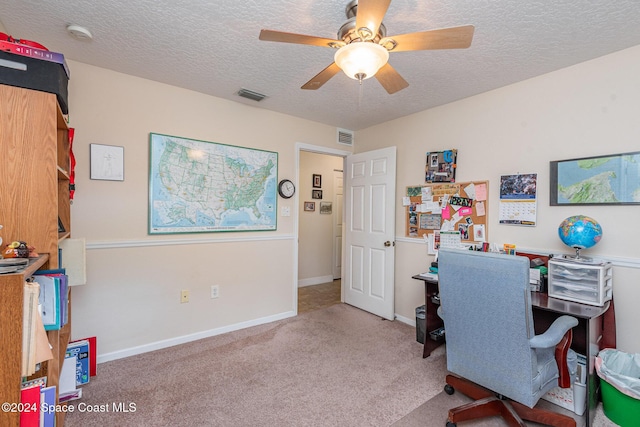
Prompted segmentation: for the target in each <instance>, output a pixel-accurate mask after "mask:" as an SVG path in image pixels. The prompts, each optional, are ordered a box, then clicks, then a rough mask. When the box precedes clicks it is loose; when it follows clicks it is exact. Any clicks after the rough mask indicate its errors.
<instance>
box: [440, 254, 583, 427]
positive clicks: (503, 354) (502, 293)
mask: <svg viewBox="0 0 640 427" xmlns="http://www.w3.org/2000/svg"><path fill="white" fill-rule="evenodd" d="M438 282H439V287H440V301H441V310H440V312H441V313H442V317H443V319H444V326H445V332H446V339H447V369H448V370H449V372H450V373H452V374H454V375H447V379H446V382H447V385H446V386H445V391H446V392H447V393H448V394H453V392H454V389H457V390H459V391H460V392H461V393H463V394H465V395H467V396H469V397H471V398H472V399H475V400H476V401H475V402H472V403H470V404H467V405H463V406H460V407H458V408H454V409H451V410H450V411H449V417H448V421H447V427H454V426H456V423H458V422H461V421H466V420H470V419H476V418H482V417H487V416H493V415H498V416H502V417H503V418H504V419H505V420H506V421H507V422H508V423H509V425H513V426H524V425H525V424H524V422H523V421H522V420H523V419H524V420H529V421H534V422H538V423H541V424H545V425H552V426H563V427H564V426H567V427H569V426H571V427H574V426H575V425H576V423H575V420H574V419H573V417H570V416H566V415H562V414H559V413H557V412H553V411H548V410H543V409H540V408H534V406H535V405H536V403H537V402H538V400H539V399H540V397H541V396H542V395H544V394H545V393H546V392H547V391H548V390H549V389H551V388H553V387H555V386H557V385H558V378H559V372H561V373H562V384H561V386H563V387H569V386H570V384H571V380H570V378H569V375H568V368H567V365H566V356H567V352H568V348H569V346H570V344H571V328H573V327H574V326H576V325H577V324H578V321H577V320H576V319H575V318H573V317H571V316H562V317H560V318H558V319H556V321H555V322H554V323H553V324H552V325H551V326H550V327H549V329H547V331H545V332H544V333H543V334H541V335H535V332H534V327H533V314H532V308H531V293H530V290H529V289H530V288H529V260H528V259H527V258H525V257H519V256H509V255H501V254H493V253H485V252H474V251H468V250H453V249H441V250H440V251H439V254H438ZM558 345H559V347H558V349H556V347H557V346H558ZM556 356H557V357H556ZM557 358H558V359H559V360H560V361H559V362H556V359H557ZM559 366H560V370H559V369H558V367H559Z"/></svg>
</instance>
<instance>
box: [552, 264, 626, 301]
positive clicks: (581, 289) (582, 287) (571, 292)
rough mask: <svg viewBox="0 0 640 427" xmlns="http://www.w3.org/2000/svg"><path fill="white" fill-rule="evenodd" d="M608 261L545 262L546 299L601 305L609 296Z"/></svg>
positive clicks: (610, 286)
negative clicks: (547, 289)
mask: <svg viewBox="0 0 640 427" xmlns="http://www.w3.org/2000/svg"><path fill="white" fill-rule="evenodd" d="M612 273H613V270H612V268H611V263H610V262H602V263H593V264H590V263H587V262H584V263H583V262H578V261H571V260H564V259H563V260H556V259H553V258H552V259H550V260H549V282H548V286H549V291H548V292H549V296H550V297H553V298H560V299H564V300H568V301H575V302H580V303H583V304H590V305H597V306H602V305H604V303H605V302H607V301H609V300H610V299H611V296H612V295H613V278H612Z"/></svg>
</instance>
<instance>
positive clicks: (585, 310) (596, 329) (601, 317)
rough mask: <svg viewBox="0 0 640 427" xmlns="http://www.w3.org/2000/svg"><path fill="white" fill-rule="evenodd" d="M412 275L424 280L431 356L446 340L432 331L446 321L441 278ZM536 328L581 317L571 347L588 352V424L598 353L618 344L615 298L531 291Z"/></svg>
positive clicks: (427, 345) (595, 389) (593, 407)
mask: <svg viewBox="0 0 640 427" xmlns="http://www.w3.org/2000/svg"><path fill="white" fill-rule="evenodd" d="M412 278H413V279H416V280H422V281H423V282H424V290H425V308H426V314H425V318H426V328H425V329H426V333H425V338H424V350H423V353H422V357H428V356H429V355H430V354H431V352H432V351H433V350H435V349H436V348H438V347H439V346H440V345H441V344H443V342H438V341H434V340H432V339H431V338H430V336H429V332H430V331H433V330H435V329H438V328H439V327H441V326H443V321H442V319H440V317H439V316H438V314H437V309H438V304H436V303H434V302H433V299H432V297H433V296H434V295H436V294H437V293H438V282H437V281H433V280H431V279H428V278H425V277H423V276H420V275H419V274H417V275H415V276H412ZM531 304H532V307H533V320H534V329H535V332H536V334H538V333H542V332H544V331H545V330H546V329H547V328H548V327H549V326H550V325H551V323H553V321H554V320H555V319H557V318H558V317H560V316H562V315H564V314H568V315H571V316H573V317H575V318H576V319H578V326H576V327H575V328H574V329H573V342H572V344H571V348H572V349H573V350H574V351H576V352H577V353H580V354H584V355H586V356H587V374H588V379H587V384H586V386H587V390H586V393H587V409H586V411H585V415H584V417H585V419H586V421H585V425H586V426H589V425H590V424H591V422H592V421H593V418H594V416H595V410H596V407H597V406H598V400H599V395H600V381H599V378H598V375H597V374H596V372H595V357H596V355H597V354H598V352H599V351H600V350H601V349H603V348H607V347H610V348H615V346H616V338H615V336H616V331H615V311H614V309H613V300H612V301H609V302H607V303H605V304H604V305H603V306H602V307H596V306H591V305H586V304H580V303H577V302H571V301H564V300H560V299H556V298H549V296H548V295H547V294H546V293H541V292H532V293H531Z"/></svg>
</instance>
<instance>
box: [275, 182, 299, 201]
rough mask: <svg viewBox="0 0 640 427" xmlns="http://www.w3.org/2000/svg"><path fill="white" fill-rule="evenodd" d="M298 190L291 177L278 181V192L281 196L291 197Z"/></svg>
mask: <svg viewBox="0 0 640 427" xmlns="http://www.w3.org/2000/svg"><path fill="white" fill-rule="evenodd" d="M295 192H296V186H295V185H293V182H291V180H289V179H283V180H282V181H280V182H279V183H278V194H280V197H282V198H285V199H290V198H291V197H293V194H294V193H295Z"/></svg>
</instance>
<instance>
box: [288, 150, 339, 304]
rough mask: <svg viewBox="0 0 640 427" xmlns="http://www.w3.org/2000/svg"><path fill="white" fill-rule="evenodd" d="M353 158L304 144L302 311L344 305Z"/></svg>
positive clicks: (300, 160)
mask: <svg viewBox="0 0 640 427" xmlns="http://www.w3.org/2000/svg"><path fill="white" fill-rule="evenodd" d="M349 154H351V153H349V152H344V151H339V150H332V149H328V148H325V147H317V146H309V145H306V144H298V146H297V172H298V190H297V197H298V203H297V207H298V214H297V215H296V218H297V220H296V227H295V229H296V242H297V268H296V272H297V281H296V289H295V293H294V296H295V299H296V305H297V306H296V311H297V313H304V312H308V311H312V310H316V309H319V308H325V307H329V306H331V305H333V304H338V303H340V302H342V301H344V297H343V291H342V280H341V278H342V276H341V274H342V264H343V263H342V258H343V256H342V247H343V241H342V228H343V215H344V212H343V203H342V183H343V182H344V178H343V176H344V172H343V170H344V167H343V165H344V160H345V157H346V156H347V155H349Z"/></svg>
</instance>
